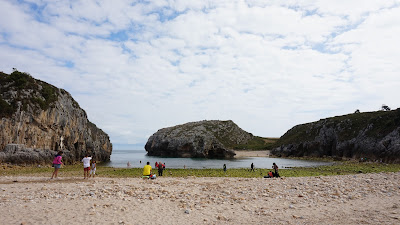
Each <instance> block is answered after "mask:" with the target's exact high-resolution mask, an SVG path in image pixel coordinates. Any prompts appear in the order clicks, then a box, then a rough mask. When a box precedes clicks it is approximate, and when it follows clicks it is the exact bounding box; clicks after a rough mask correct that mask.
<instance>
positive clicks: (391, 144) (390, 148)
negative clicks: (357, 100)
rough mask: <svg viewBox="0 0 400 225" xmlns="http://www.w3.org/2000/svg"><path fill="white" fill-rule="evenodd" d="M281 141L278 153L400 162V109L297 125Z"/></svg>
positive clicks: (277, 149) (274, 151) (275, 151)
mask: <svg viewBox="0 0 400 225" xmlns="http://www.w3.org/2000/svg"><path fill="white" fill-rule="evenodd" d="M277 145H278V146H279V147H276V148H274V149H273V150H272V152H271V153H272V154H274V155H277V156H284V157H287V156H295V157H302V156H311V157H324V156H330V157H334V158H338V159H341V158H353V159H363V160H365V159H366V160H368V161H370V160H373V161H382V162H390V163H400V109H396V110H392V111H377V112H367V113H353V114H349V115H344V116H336V117H332V118H327V119H321V120H319V121H317V122H313V123H307V124H301V125H297V126H295V127H293V128H292V129H290V130H289V131H287V132H286V133H285V134H284V135H283V136H282V137H281V138H280V139H279V141H278V142H277Z"/></svg>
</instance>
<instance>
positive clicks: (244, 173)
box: [0, 162, 400, 178]
mask: <svg viewBox="0 0 400 225" xmlns="http://www.w3.org/2000/svg"><path fill="white" fill-rule="evenodd" d="M2 167H3V168H1V167H0V176H17V175H18V176H49V177H50V176H51V173H52V171H53V168H52V167H40V168H39V167H33V166H27V167H21V166H8V165H2ZM267 171H269V170H267V169H257V170H256V171H255V172H251V171H250V170H249V169H228V170H227V171H226V172H224V171H223V170H222V168H221V169H167V170H166V171H164V173H163V175H164V177H188V176H194V177H244V178H261V177H263V176H264V175H266V173H267ZM399 171H400V164H382V163H356V162H341V163H335V164H333V165H330V166H319V167H305V168H304V167H299V168H293V169H280V170H279V174H280V175H281V176H282V177H306V176H331V175H346V174H357V173H379V172H399ZM142 172H143V169H142V168H130V169H126V168H111V167H103V166H98V167H97V171H96V173H97V174H98V176H100V177H121V178H124V177H141V176H142ZM155 172H156V171H155ZM60 176H61V177H71V176H78V177H79V176H83V170H82V166H81V165H68V166H65V167H63V168H61V169H60Z"/></svg>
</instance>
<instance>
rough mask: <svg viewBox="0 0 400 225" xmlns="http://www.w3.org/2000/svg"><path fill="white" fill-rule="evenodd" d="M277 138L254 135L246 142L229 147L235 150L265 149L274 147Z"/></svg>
mask: <svg viewBox="0 0 400 225" xmlns="http://www.w3.org/2000/svg"><path fill="white" fill-rule="evenodd" d="M278 140H279V138H262V137H257V136H254V138H253V139H252V140H250V141H249V142H248V143H246V144H237V145H233V146H230V147H232V148H233V149H235V150H243V149H248V150H266V149H272V148H273V147H275V144H276V142H277V141H278Z"/></svg>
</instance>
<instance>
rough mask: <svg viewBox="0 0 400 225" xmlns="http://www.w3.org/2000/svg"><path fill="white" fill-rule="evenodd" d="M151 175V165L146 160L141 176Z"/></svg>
mask: <svg viewBox="0 0 400 225" xmlns="http://www.w3.org/2000/svg"><path fill="white" fill-rule="evenodd" d="M150 175H151V166H150V162H147V165H145V166H144V167H143V176H150Z"/></svg>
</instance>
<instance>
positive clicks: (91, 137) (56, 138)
mask: <svg viewBox="0 0 400 225" xmlns="http://www.w3.org/2000/svg"><path fill="white" fill-rule="evenodd" d="M0 116H1V121H0V151H3V152H0V153H2V154H0V161H10V162H16V163H22V162H24V163H36V162H48V160H49V159H48V158H49V157H50V160H52V157H53V154H54V153H56V152H57V151H59V150H63V151H64V157H63V159H64V162H66V163H72V162H75V161H80V160H81V159H82V158H83V156H84V154H85V153H86V152H88V153H89V154H91V155H92V156H94V157H95V159H96V160H99V161H109V159H110V155H111V152H112V145H111V143H110V140H109V137H108V135H107V134H106V133H105V132H103V131H102V130H101V129H99V128H97V127H96V125H94V124H93V123H91V122H90V121H89V120H88V118H87V115H86V112H85V111H84V110H83V109H81V108H80V107H79V105H78V103H77V102H76V101H75V100H74V99H73V98H72V97H71V95H70V94H69V93H68V92H66V91H65V90H62V89H58V88H56V87H54V86H52V85H50V84H47V83H45V82H42V81H39V80H36V79H34V78H32V77H31V76H30V75H29V74H26V73H20V72H18V71H14V72H13V73H12V74H10V75H8V74H4V73H0ZM9 144H12V145H10V146H8V147H7V148H6V146H7V145H9ZM15 144H17V145H18V146H16V145H15ZM23 152H25V153H23ZM35 152H36V153H38V152H40V155H41V156H43V157H39V156H38V157H36V156H35V157H30V156H29V155H32V154H33V155H35V154H36V153H35ZM44 152H46V153H44ZM47 153H48V154H47ZM15 155H20V157H15ZM24 155H25V156H24ZM45 155H50V156H49V157H45ZM22 158H24V159H25V160H21V159H22Z"/></svg>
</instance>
